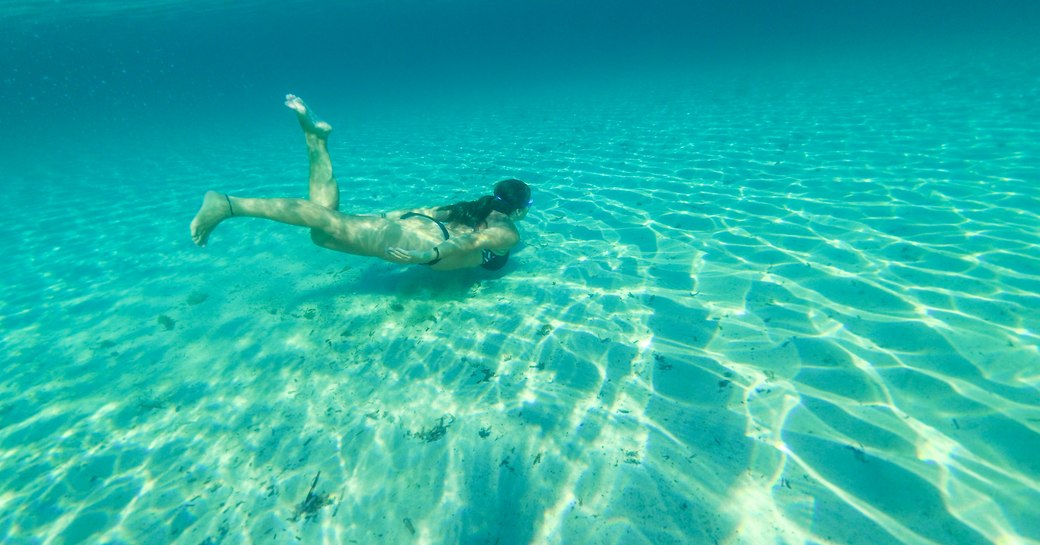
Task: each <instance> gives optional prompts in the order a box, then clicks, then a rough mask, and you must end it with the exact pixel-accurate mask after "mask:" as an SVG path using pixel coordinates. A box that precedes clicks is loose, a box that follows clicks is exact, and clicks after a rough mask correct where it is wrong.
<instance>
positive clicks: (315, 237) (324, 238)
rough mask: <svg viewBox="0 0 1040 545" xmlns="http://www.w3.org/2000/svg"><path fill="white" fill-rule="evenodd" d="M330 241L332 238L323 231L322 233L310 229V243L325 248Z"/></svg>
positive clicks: (318, 230)
mask: <svg viewBox="0 0 1040 545" xmlns="http://www.w3.org/2000/svg"><path fill="white" fill-rule="evenodd" d="M331 241H332V237H331V236H329V234H328V233H326V232H325V231H322V230H321V229H311V242H313V243H315V244H317V245H318V246H321V247H322V248H327V247H328V246H329V242H331Z"/></svg>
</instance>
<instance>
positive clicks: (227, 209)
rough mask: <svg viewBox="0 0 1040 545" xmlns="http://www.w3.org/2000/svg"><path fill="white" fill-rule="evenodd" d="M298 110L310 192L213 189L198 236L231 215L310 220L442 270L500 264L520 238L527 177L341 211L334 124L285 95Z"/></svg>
mask: <svg viewBox="0 0 1040 545" xmlns="http://www.w3.org/2000/svg"><path fill="white" fill-rule="evenodd" d="M285 105H286V106H288V107H289V108H291V109H292V110H293V111H295V112H296V116H297V118H299V121H300V126H301V127H302V128H303V132H304V136H305V137H306V140H307V152H308V153H307V156H308V157H309V159H310V198H309V199H259V198H257V199H253V198H244V197H232V196H230V195H226V194H222V193H217V192H216V191H209V192H207V193H206V196H205V197H204V198H203V201H202V208H200V209H199V211H198V213H197V214H195V218H194V219H193V220H192V221H191V238H192V240H194V241H195V244H198V245H199V246H205V245H206V241H207V240H208V239H209V236H210V234H212V233H213V230H214V229H216V227H217V225H219V224H220V222H222V221H224V220H226V219H228V218H236V217H248V218H264V219H269V220H274V221H277V222H281V223H288V224H290V225H299V226H301V227H308V228H310V230H311V240H313V241H314V243H315V244H317V245H318V246H321V247H324V248H328V249H330V250H336V251H339V252H346V253H348V254H355V255H363V256H370V257H378V258H381V259H385V260H387V261H392V262H394V263H406V264H407V263H416V264H422V265H429V266H430V267H432V268H434V269H436V270H451V269H464V268H469V267H483V268H485V269H488V270H497V269H500V268H502V266H504V265H505V263H506V261H507V260H508V259H509V250H510V249H512V248H513V247H514V246H516V244H517V243H518V242H520V233H519V232H518V231H517V230H516V225H514V222H516V221H519V220H522V219H524V217H525V216H527V212H528V210H529V208H530V206H531V202H532V201H531V188H530V187H528V186H527V184H525V183H524V182H521V181H520V180H503V181H501V182H498V183H497V184H495V188H494V194H493V195H487V196H484V197H481V198H479V199H477V200H475V201H462V202H457V203H455V204H450V205H446V206H440V207H434V208H415V209H409V210H397V211H393V212H386V213H383V214H379V215H353V214H344V213H342V212H340V211H339V186H338V185H337V184H336V179H335V178H334V177H333V175H332V160H331V159H330V157H329V151H328V146H327V143H328V137H329V133H331V132H332V127H331V126H330V125H329V124H328V123H326V122H324V121H319V120H317V119H316V118H315V117H314V115H313V113H312V112H311V111H310V110H309V109H308V108H307V105H306V104H304V102H303V100H301V99H300V98H299V97H297V96H294V95H287V96H286V97H285Z"/></svg>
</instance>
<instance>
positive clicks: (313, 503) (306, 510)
mask: <svg viewBox="0 0 1040 545" xmlns="http://www.w3.org/2000/svg"><path fill="white" fill-rule="evenodd" d="M319 477H321V472H320V471H319V472H318V474H317V475H315V476H314V482H312V483H311V489H310V490H308V491H307V497H306V498H304V499H303V501H302V502H300V505H298V506H296V514H294V515H293V518H292V520H293V522H296V521H297V520H299V519H300V515H303V518H304V519H306V520H312V519H313V518H314V517H315V516H316V515H317V514H318V510H320V509H321V508H322V507H325V506H327V505H330V504H331V503H332V498H331V497H330V496H329V495H328V494H315V493H314V489H315V488H316V487H317V486H318V478H319Z"/></svg>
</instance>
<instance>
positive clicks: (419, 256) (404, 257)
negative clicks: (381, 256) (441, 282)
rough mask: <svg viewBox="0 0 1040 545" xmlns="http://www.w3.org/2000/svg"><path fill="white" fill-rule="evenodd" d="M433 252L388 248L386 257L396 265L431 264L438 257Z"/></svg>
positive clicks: (395, 247)
mask: <svg viewBox="0 0 1040 545" xmlns="http://www.w3.org/2000/svg"><path fill="white" fill-rule="evenodd" d="M435 253H436V252H434V251H433V250H405V249H404V248H398V247H397V246H387V248H386V257H387V259H389V260H390V261H394V262H396V263H429V262H431V261H433V259H434V258H435V257H437V256H436V255H434V254H435Z"/></svg>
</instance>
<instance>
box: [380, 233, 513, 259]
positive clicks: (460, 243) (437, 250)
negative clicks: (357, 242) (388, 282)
mask: <svg viewBox="0 0 1040 545" xmlns="http://www.w3.org/2000/svg"><path fill="white" fill-rule="evenodd" d="M517 242H520V233H518V232H517V231H516V229H508V228H505V227H492V228H490V229H485V230H483V231H479V232H476V233H466V234H464V235H459V236H455V237H452V238H450V239H448V240H445V241H444V242H441V243H440V244H437V245H436V246H434V247H433V248H431V249H429V250H405V249H404V248H398V247H395V246H391V247H389V248H387V249H386V253H387V255H388V256H390V258H391V260H393V261H397V262H399V263H429V262H430V261H433V260H434V259H444V258H447V257H451V256H453V255H458V254H464V253H468V252H472V251H475V250H480V249H483V248H487V249H489V250H498V251H502V250H507V249H509V248H512V247H513V246H516V243H517Z"/></svg>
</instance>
